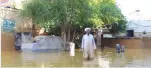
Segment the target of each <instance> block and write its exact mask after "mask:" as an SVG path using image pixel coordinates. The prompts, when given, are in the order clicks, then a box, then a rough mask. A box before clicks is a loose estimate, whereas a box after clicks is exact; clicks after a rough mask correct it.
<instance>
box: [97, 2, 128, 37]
mask: <svg viewBox="0 0 151 68" xmlns="http://www.w3.org/2000/svg"><path fill="white" fill-rule="evenodd" d="M99 12H100V13H99V17H100V19H101V20H102V22H103V26H104V27H106V28H107V29H108V30H109V31H110V32H111V33H112V34H113V35H115V34H118V33H120V32H123V31H125V29H126V19H125V17H124V16H123V14H122V13H121V10H120V9H119V8H118V7H117V6H116V4H115V2H114V1H111V0H103V1H102V2H101V3H100V10H99Z"/></svg>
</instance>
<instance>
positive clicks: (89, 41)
mask: <svg viewBox="0 0 151 68" xmlns="http://www.w3.org/2000/svg"><path fill="white" fill-rule="evenodd" d="M81 48H82V49H84V53H83V54H84V58H88V56H89V57H90V58H94V49H96V45H95V41H94V37H93V35H92V34H89V35H87V34H85V35H84V36H83V38H82V45H81Z"/></svg>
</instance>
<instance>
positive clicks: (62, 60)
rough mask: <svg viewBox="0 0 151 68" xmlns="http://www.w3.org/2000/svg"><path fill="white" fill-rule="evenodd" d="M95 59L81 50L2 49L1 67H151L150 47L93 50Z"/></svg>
mask: <svg viewBox="0 0 151 68" xmlns="http://www.w3.org/2000/svg"><path fill="white" fill-rule="evenodd" d="M95 55H96V57H95V59H94V60H92V61H84V60H83V55H82V52H81V51H78V50H76V53H75V56H74V57H71V56H70V55H69V52H68V51H67V52H65V51H62V52H30V51H27V52H21V51H2V67H99V68H109V67H151V49H126V51H125V53H116V50H115V49H114V48H105V49H104V50H97V51H96V52H95Z"/></svg>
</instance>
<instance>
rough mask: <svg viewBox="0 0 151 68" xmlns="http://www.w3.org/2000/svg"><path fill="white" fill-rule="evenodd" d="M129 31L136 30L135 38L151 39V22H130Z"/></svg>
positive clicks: (128, 24)
mask: <svg viewBox="0 0 151 68" xmlns="http://www.w3.org/2000/svg"><path fill="white" fill-rule="evenodd" d="M127 30H134V37H151V20H138V21H129V22H128V23H127Z"/></svg>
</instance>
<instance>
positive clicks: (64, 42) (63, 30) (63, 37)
mask: <svg viewBox="0 0 151 68" xmlns="http://www.w3.org/2000/svg"><path fill="white" fill-rule="evenodd" d="M61 37H62V39H63V48H64V50H66V30H65V27H62V28H61Z"/></svg>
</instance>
